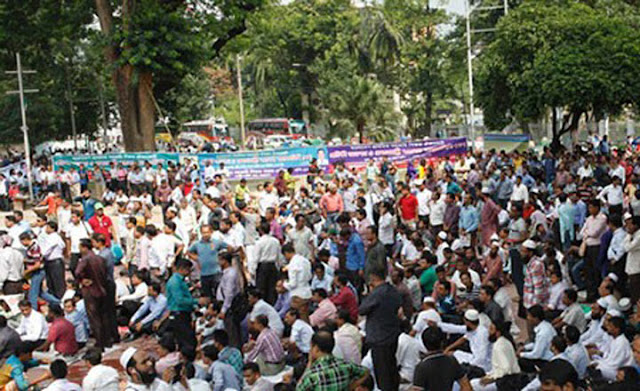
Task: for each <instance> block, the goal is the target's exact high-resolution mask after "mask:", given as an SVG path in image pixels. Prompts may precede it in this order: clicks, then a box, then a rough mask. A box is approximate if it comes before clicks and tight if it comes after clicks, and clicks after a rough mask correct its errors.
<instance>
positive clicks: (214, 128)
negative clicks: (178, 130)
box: [182, 118, 233, 143]
mask: <svg viewBox="0 0 640 391" xmlns="http://www.w3.org/2000/svg"><path fill="white" fill-rule="evenodd" d="M182 133H197V134H199V135H201V136H202V137H204V138H205V139H207V140H208V141H212V142H226V143H233V140H232V138H231V136H230V135H229V126H227V123H226V121H225V120H224V119H223V118H215V119H207V120H197V121H190V122H186V123H184V124H182Z"/></svg>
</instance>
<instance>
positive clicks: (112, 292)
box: [91, 233, 120, 342]
mask: <svg viewBox="0 0 640 391" xmlns="http://www.w3.org/2000/svg"><path fill="white" fill-rule="evenodd" d="M106 243H107V239H106V237H105V236H104V235H103V234H99V233H94V234H93V235H92V238H91V244H92V245H93V248H94V249H95V251H96V252H97V253H98V255H99V256H100V257H101V258H102V259H104V261H105V266H106V267H107V276H106V277H107V285H106V288H107V298H106V302H105V305H106V308H105V311H106V312H107V314H108V315H109V322H110V323H109V324H108V325H107V330H108V331H109V333H111V338H112V340H113V341H114V342H119V341H120V335H119V334H118V323H117V322H116V317H115V313H116V282H115V279H114V276H113V269H114V268H115V258H114V256H113V253H112V252H111V249H110V248H108V247H107V244H106Z"/></svg>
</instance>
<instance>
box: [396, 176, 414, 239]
mask: <svg viewBox="0 0 640 391" xmlns="http://www.w3.org/2000/svg"><path fill="white" fill-rule="evenodd" d="M401 191H402V197H400V199H399V200H398V212H399V214H400V219H401V221H402V224H404V225H406V226H407V227H409V228H410V229H412V230H414V229H415V228H416V223H417V221H418V199H417V198H416V196H414V195H413V194H411V191H409V186H408V185H406V186H402V190H401Z"/></svg>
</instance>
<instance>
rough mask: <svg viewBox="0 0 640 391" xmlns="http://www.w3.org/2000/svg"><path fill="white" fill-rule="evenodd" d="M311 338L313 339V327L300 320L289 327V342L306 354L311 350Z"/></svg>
mask: <svg viewBox="0 0 640 391" xmlns="http://www.w3.org/2000/svg"><path fill="white" fill-rule="evenodd" d="M311 337H313V327H311V326H310V325H309V324H308V323H307V322H305V321H304V320H302V319H296V321H295V322H293V324H292V325H291V337H290V338H289V340H290V341H291V342H292V343H295V344H296V346H297V347H298V350H300V351H301V352H302V353H305V354H307V353H309V350H310V349H311Z"/></svg>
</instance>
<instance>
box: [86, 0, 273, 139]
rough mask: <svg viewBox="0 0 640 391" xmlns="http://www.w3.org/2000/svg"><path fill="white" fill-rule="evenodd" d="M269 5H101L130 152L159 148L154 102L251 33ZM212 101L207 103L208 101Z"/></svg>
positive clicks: (212, 0)
mask: <svg viewBox="0 0 640 391" xmlns="http://www.w3.org/2000/svg"><path fill="white" fill-rule="evenodd" d="M264 3H265V0H243V1H225V0H200V1H195V0H192V1H187V0H166V1H156V0H122V1H121V2H120V4H117V5H116V2H115V1H113V0H95V5H96V7H95V9H96V13H97V15H98V18H99V20H100V29H101V31H102V33H103V35H104V39H105V45H104V56H105V59H106V61H107V63H108V64H109V65H110V66H111V69H112V82H113V85H114V87H115V92H116V101H117V104H118V111H119V113H120V121H121V127H122V133H123V139H124V146H125V149H126V150H127V151H143V150H144V151H148V150H153V149H154V148H155V145H154V125H155V121H156V114H157V113H156V106H157V102H156V99H155V96H154V92H155V93H156V94H162V93H163V92H166V91H168V90H170V89H171V88H173V87H175V86H176V85H179V84H180V83H182V79H183V77H185V76H186V75H187V74H189V73H190V71H194V72H197V71H198V70H199V69H200V68H201V67H202V66H203V65H204V63H205V61H206V60H209V59H211V58H214V57H216V56H217V55H218V54H219V53H220V51H221V50H222V49H223V48H224V47H225V45H226V44H227V43H228V42H229V41H230V40H232V39H233V38H234V37H236V36H237V35H239V34H242V33H243V32H244V31H245V30H246V19H247V17H248V16H249V15H250V13H251V12H253V11H255V10H256V9H258V8H259V7H261V6H262V5H263V4H264ZM202 98H203V99H206V98H207V97H202Z"/></svg>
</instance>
